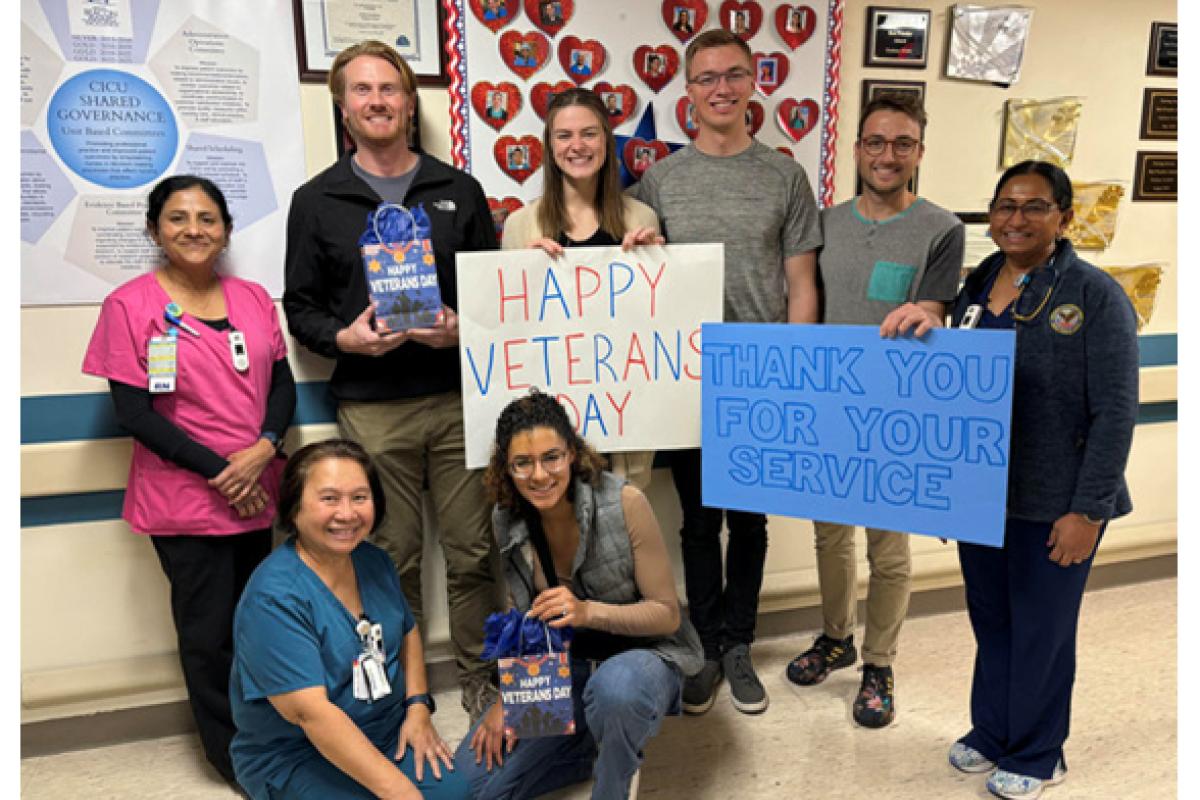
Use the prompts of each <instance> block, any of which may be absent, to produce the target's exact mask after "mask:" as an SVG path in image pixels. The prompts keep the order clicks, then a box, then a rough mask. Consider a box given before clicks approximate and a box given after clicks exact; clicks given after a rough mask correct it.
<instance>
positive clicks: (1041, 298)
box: [1012, 265, 1058, 322]
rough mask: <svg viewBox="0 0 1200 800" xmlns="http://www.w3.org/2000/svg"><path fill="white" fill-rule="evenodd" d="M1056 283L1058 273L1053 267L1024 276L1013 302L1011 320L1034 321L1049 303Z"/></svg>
mask: <svg viewBox="0 0 1200 800" xmlns="http://www.w3.org/2000/svg"><path fill="white" fill-rule="evenodd" d="M1057 282H1058V273H1057V272H1056V271H1055V270H1054V267H1051V266H1048V265H1047V266H1044V267H1040V268H1038V269H1036V270H1034V271H1033V272H1031V273H1029V274H1028V275H1026V276H1025V281H1024V283H1022V284H1021V290H1020V291H1019V292H1018V293H1017V297H1016V299H1015V300H1013V307H1012V309H1013V319H1015V320H1017V321H1019V322H1029V321H1030V320H1033V319H1036V318H1037V316H1038V314H1041V313H1042V310H1043V309H1044V308H1045V307H1046V304H1047V303H1049V302H1050V295H1051V294H1052V293H1053V292H1054V284H1055V283H1057Z"/></svg>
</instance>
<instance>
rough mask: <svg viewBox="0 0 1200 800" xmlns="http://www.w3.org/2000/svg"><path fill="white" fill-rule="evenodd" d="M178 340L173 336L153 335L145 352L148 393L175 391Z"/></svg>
mask: <svg viewBox="0 0 1200 800" xmlns="http://www.w3.org/2000/svg"><path fill="white" fill-rule="evenodd" d="M178 351H179V341H178V339H176V338H175V337H174V336H154V337H152V338H151V339H150V347H149V352H148V353H147V361H148V370H147V371H148V372H149V377H150V385H149V389H150V394H170V393H171V392H173V391H175V375H176V373H177V367H178V355H177V354H178Z"/></svg>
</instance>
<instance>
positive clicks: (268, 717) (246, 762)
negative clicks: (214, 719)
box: [229, 538, 415, 797]
mask: <svg viewBox="0 0 1200 800" xmlns="http://www.w3.org/2000/svg"><path fill="white" fill-rule="evenodd" d="M350 557H351V560H352V561H353V563H354V572H355V575H356V576H357V578H358V591H359V595H360V596H361V598H362V603H363V611H364V613H365V615H366V617H367V619H369V620H370V621H371V622H372V623H376V622H377V623H379V624H381V625H382V626H383V645H384V652H385V655H386V664H387V676H388V681H389V682H390V683H391V686H392V693H391V694H390V695H388V696H387V697H384V698H382V699H380V700H377V701H375V702H374V703H368V702H367V701H365V700H356V699H355V698H354V688H353V665H354V659H355V658H357V657H358V655H359V654H360V653H361V652H362V642H361V640H360V639H359V637H358V634H357V633H355V630H354V628H355V626H356V625H357V624H358V620H357V619H355V618H354V617H353V616H352V615H351V614H350V612H349V611H348V610H346V607H345V606H343V605H342V603H341V601H339V600H338V599H337V598H336V597H335V596H334V594H333V592H331V591H330V590H329V587H327V586H326V585H325V584H324V583H323V582H322V581H321V579H320V578H319V577H317V574H316V573H315V572H313V571H312V570H311V569H310V568H309V567H308V565H306V564H305V563H304V562H303V561H301V560H300V556H299V555H298V554H297V553H296V543H295V539H294V538H292V539H289V540H288V541H287V542H285V543H284V544H282V545H281V546H280V547H278V548H276V550H275V551H274V552H273V553H271V555H269V556H268V557H267V558H266V559H264V560H263V562H262V563H261V564H260V565H259V566H258V568H257V569H256V570H255V571H254V574H253V575H252V576H251V577H250V581H249V583H247V584H246V590H245V592H243V594H242V599H241V601H240V602H239V603H238V606H237V611H236V613H235V614H234V621H233V637H234V659H233V671H232V674H231V676H230V684H229V701H230V705H231V707H232V710H233V721H234V724H235V725H236V726H237V733H236V734H235V736H234V738H233V744H232V745H231V746H230V755H231V756H232V757H233V767H234V772H235V773H236V775H237V779H238V782H239V783H240V784H241V785H242V786H243V788H245V789H246V791H247V792H249V793H250V794H251V796H253V797H265V796H268V793H269V790H271V789H274V790H276V791H277V790H279V789H281V788H282V787H283V785H284V784H285V783H287V780H288V778H289V777H290V776H291V773H292V770H293V769H295V767H296V766H297V765H298V764H300V763H302V762H304V761H307V760H309V759H313V758H322V756H321V754H320V753H319V752H317V749H316V748H315V747H313V745H312V743H311V742H309V740H308V737H307V736H305V735H304V731H303V730H302V729H301V728H300V727H299V726H297V725H293V724H292V723H290V722H288V721H287V720H285V719H284V718H283V717H282V716H280V714H279V712H278V711H276V710H275V708H274V707H273V706H272V705H271V704H270V702H269V701H268V700H267V698H268V697H269V696H273V695H279V694H284V693H286V692H292V691H295V690H297V689H304V688H308V687H312V686H324V687H325V691H326V693H327V694H328V696H329V700H330V702H332V703H333V704H334V705H336V706H337V707H338V708H340V709H341V710H342V711H344V712H346V714H347V715H348V716H349V717H350V719H351V720H353V721H354V723H355V724H356V725H357V726H358V727H359V729H360V730H362V732H363V733H364V734H365V735H366V736H367V738H368V739H370V740H371V742H372V743H373V744H374V745H375V746H376V747H377V748H379V750H380V751H381V752H384V753H387V754H388V755H389V756H391V755H394V753H395V749H396V742H397V737H398V736H399V732H400V724H401V723H402V722H403V721H404V706H403V701H404V670H403V669H402V668H401V665H400V646H401V644H402V642H403V639H404V636H405V634H407V633H408V632H409V631H410V630H412V628H413V626H414V625H415V621H414V620H413V616H412V612H411V610H410V609H409V607H408V602H407V601H406V600H405V599H404V593H403V592H402V591H401V590H400V579H399V577H398V576H397V574H396V570H395V568H394V567H393V566H392V561H391V559H390V558H389V557H388V555H387V553H385V552H384V551H383V550H381V549H379V548H378V547H376V546H375V545H373V544H369V543H367V542H362V543H361V544H359V545H358V547H357V548H355V549H354V551H353V552H352V553H351V554H350Z"/></svg>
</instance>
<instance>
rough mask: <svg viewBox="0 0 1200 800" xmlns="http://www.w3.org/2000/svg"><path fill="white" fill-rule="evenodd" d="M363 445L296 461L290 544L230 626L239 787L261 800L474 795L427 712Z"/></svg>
mask: <svg viewBox="0 0 1200 800" xmlns="http://www.w3.org/2000/svg"><path fill="white" fill-rule="evenodd" d="M384 511H385V508H384V499H383V492H382V491H381V487H380V483H379V476H378V474H377V473H376V471H375V467H374V465H372V464H371V462H370V459H369V458H368V456H367V454H366V453H365V452H364V451H363V450H362V448H361V447H359V446H358V445H357V444H355V443H353V442H349V441H342V440H331V441H327V442H318V443H316V444H311V445H308V446H307V447H305V448H303V449H301V450H300V451H299V452H297V453H296V454H295V455H294V456H292V458H291V460H290V461H289V462H288V465H287V469H286V470H285V471H284V474H283V480H282V485H281V487H280V497H279V515H278V519H277V522H278V524H279V525H280V527H281V528H283V529H285V530H287V531H289V532H290V533H291V534H292V537H291V538H290V539H288V540H287V541H286V542H285V543H284V544H283V545H281V546H280V547H279V548H277V549H276V550H275V552H273V553H272V554H271V555H270V556H268V557H267V559H266V560H264V561H263V562H262V564H261V565H259V567H258V569H257V570H255V572H254V575H253V576H252V577H251V578H250V582H249V583H248V584H247V586H246V591H245V594H243V595H242V599H241V602H240V603H239V604H238V608H237V614H236V615H235V617H234V629H233V630H234V665H233V676H232V680H231V682H230V700H231V702H232V705H233V719H234V722H235V723H236V725H237V729H238V730H237V735H236V736H235V737H234V739H233V746H232V747H231V753H232V755H233V766H234V770H235V771H236V773H237V778H238V782H239V783H241V785H242V787H243V788H244V789H246V791H247V792H248V793H249V794H250V796H251V797H253V798H255V800H260V799H261V800H267V798H271V800H280V799H282V798H314V799H315V798H322V799H324V798H333V797H336V798H360V797H361V798H374V797H381V798H405V799H406V800H408V799H411V798H437V799H438V800H451V799H452V798H464V797H467V796H468V794H469V791H468V788H467V785H466V782H465V781H463V780H462V779H461V778H460V777H459V776H457V775H456V774H455V773H454V772H452V771H451V755H450V754H451V751H450V748H449V746H448V745H447V744H446V742H445V741H443V740H442V738H441V737H440V736H439V735H438V733H437V731H435V730H434V727H433V722H432V720H431V718H430V715H431V714H432V713H433V702H432V700H431V699H430V697H429V695H428V684H427V682H426V675H425V662H424V651H423V649H422V646H421V635H420V633H419V632H418V631H417V628H416V624H415V623H414V621H413V616H412V612H411V611H410V610H409V607H408V603H407V602H406V601H405V599H404V593H403V592H402V591H401V590H400V581H399V579H398V578H397V577H396V570H395V568H394V567H393V566H392V562H391V560H390V559H389V558H388V556H387V554H386V553H384V552H383V551H382V550H380V549H379V548H378V547H376V546H374V545H372V544H369V543H367V542H365V541H363V540H364V539H366V537H367V534H368V533H370V532H371V531H373V530H374V529H375V526H376V525H377V524H378V522H379V520H381V519H382V518H383V515H384Z"/></svg>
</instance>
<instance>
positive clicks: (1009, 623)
mask: <svg viewBox="0 0 1200 800" xmlns="http://www.w3.org/2000/svg"><path fill="white" fill-rule="evenodd" d="M1071 201H1072V192H1071V181H1070V178H1068V177H1067V174H1066V173H1065V172H1063V171H1062V170H1061V169H1060V168H1058V167H1056V166H1054V165H1052V164H1049V163H1047V162H1044V161H1025V162H1022V163H1020V164H1017V165H1015V166H1013V167H1011V168H1009V169H1008V171H1006V172H1005V173H1004V175H1002V176H1001V178H1000V182H999V183H998V184H997V186H996V192H995V194H994V196H993V197H992V202H991V206H990V208H989V212H988V216H989V225H990V232H991V236H992V239H993V241H995V242H996V245H997V246H998V247H999V248H1000V252H998V253H994V254H993V255H991V256H989V257H988V258H987V259H985V260H984V261H983V263H982V264H980V265H979V267H977V268H976V269H975V270H974V271H973V272H972V273H971V274H970V275H969V276H968V277H967V280H966V283H965V284H964V286H963V288H962V291H961V292H960V293H959V296H958V298H957V300H956V301H955V305H954V310H953V312H952V316H951V322H952V324H953V325H954V326H960V325H962V324H963V319H964V317H966V318H967V319H968V320H969V319H971V318H976V317H977V318H978V320H979V322H978V327H980V328H998V329H1010V330H1015V331H1016V335H1017V345H1016V365H1015V377H1014V386H1013V412H1012V431H1011V439H1012V449H1011V458H1010V462H1009V473H1008V474H1009V477H1008V515H1007V520H1006V524H1005V533H1004V546H1003V547H1002V548H993V547H984V546H980V545H973V544H962V543H960V544H959V548H958V552H959V560H960V562H961V564H962V571H963V580H964V582H965V584H966V595H967V610H968V613H969V615H970V619H971V627H972V629H973V631H974V633H975V642H976V646H977V652H976V656H975V675H974V681H973V684H972V687H971V725H972V727H971V730H970V731H969V732H968V733H967V734H966V735H965V736H963V737H962V738H961V739H959V740H958V741H957V742H955V744H954V746H953V747H952V748H951V749H950V763H951V764H952V765H953V766H954V767H956V768H957V769H959V770H962V771H963V772H978V773H983V772H989V773H991V774H990V776H989V778H988V782H987V788H988V789H989V791H991V792H992V793H993V794H995V795H997V796H999V797H1004V798H1012V799H1016V798H1020V799H1021V800H1025V799H1026V798H1036V797H1039V796H1040V795H1041V793H1042V790H1043V789H1044V788H1045V787H1046V786H1049V785H1053V784H1055V783H1059V782H1061V781H1062V780H1063V779H1065V777H1066V770H1067V764H1066V759H1065V757H1064V755H1063V743H1064V742H1065V741H1066V739H1067V734H1068V731H1069V726H1070V711H1071V689H1072V686H1073V684H1074V682H1075V634H1076V628H1077V623H1078V620H1079V607H1080V603H1081V601H1082V599H1083V589H1084V584H1085V583H1086V582H1087V576H1088V572H1089V570H1090V569H1091V566H1092V559H1093V558H1094V556H1095V553H1096V547H1097V544H1098V543H1099V541H1100V537H1101V535H1102V534H1103V532H1104V528H1105V526H1106V525H1107V523H1108V521H1109V520H1112V519H1115V518H1117V517H1120V516H1124V515H1125V514H1128V513H1129V512H1130V511H1131V510H1132V508H1133V507H1132V505H1131V503H1130V498H1129V491H1128V489H1127V487H1126V485H1125V478H1124V472H1125V463H1126V461H1127V459H1128V456H1129V447H1130V443H1131V442H1132V439H1133V426H1134V423H1135V420H1136V417H1137V403H1138V399H1137V393H1138V345H1137V324H1136V321H1135V316H1134V311H1133V307H1132V305H1131V304H1130V302H1129V300H1128V298H1126V296H1125V294H1124V292H1123V291H1122V289H1121V287H1120V286H1119V285H1118V284H1117V283H1116V281H1114V280H1113V279H1112V278H1111V277H1109V276H1108V275H1107V274H1106V273H1104V272H1102V271H1101V270H1099V269H1097V268H1096V267H1094V266H1092V265H1091V264H1088V263H1087V262H1086V261H1083V260H1082V259H1080V258H1079V257H1078V256H1077V255H1076V253H1075V250H1074V248H1073V247H1072V246H1071V243H1070V241H1069V240H1067V239H1066V238H1065V232H1066V229H1067V226H1068V224H1069V223H1070V221H1071V218H1072V211H1071ZM968 324H969V323H968Z"/></svg>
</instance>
